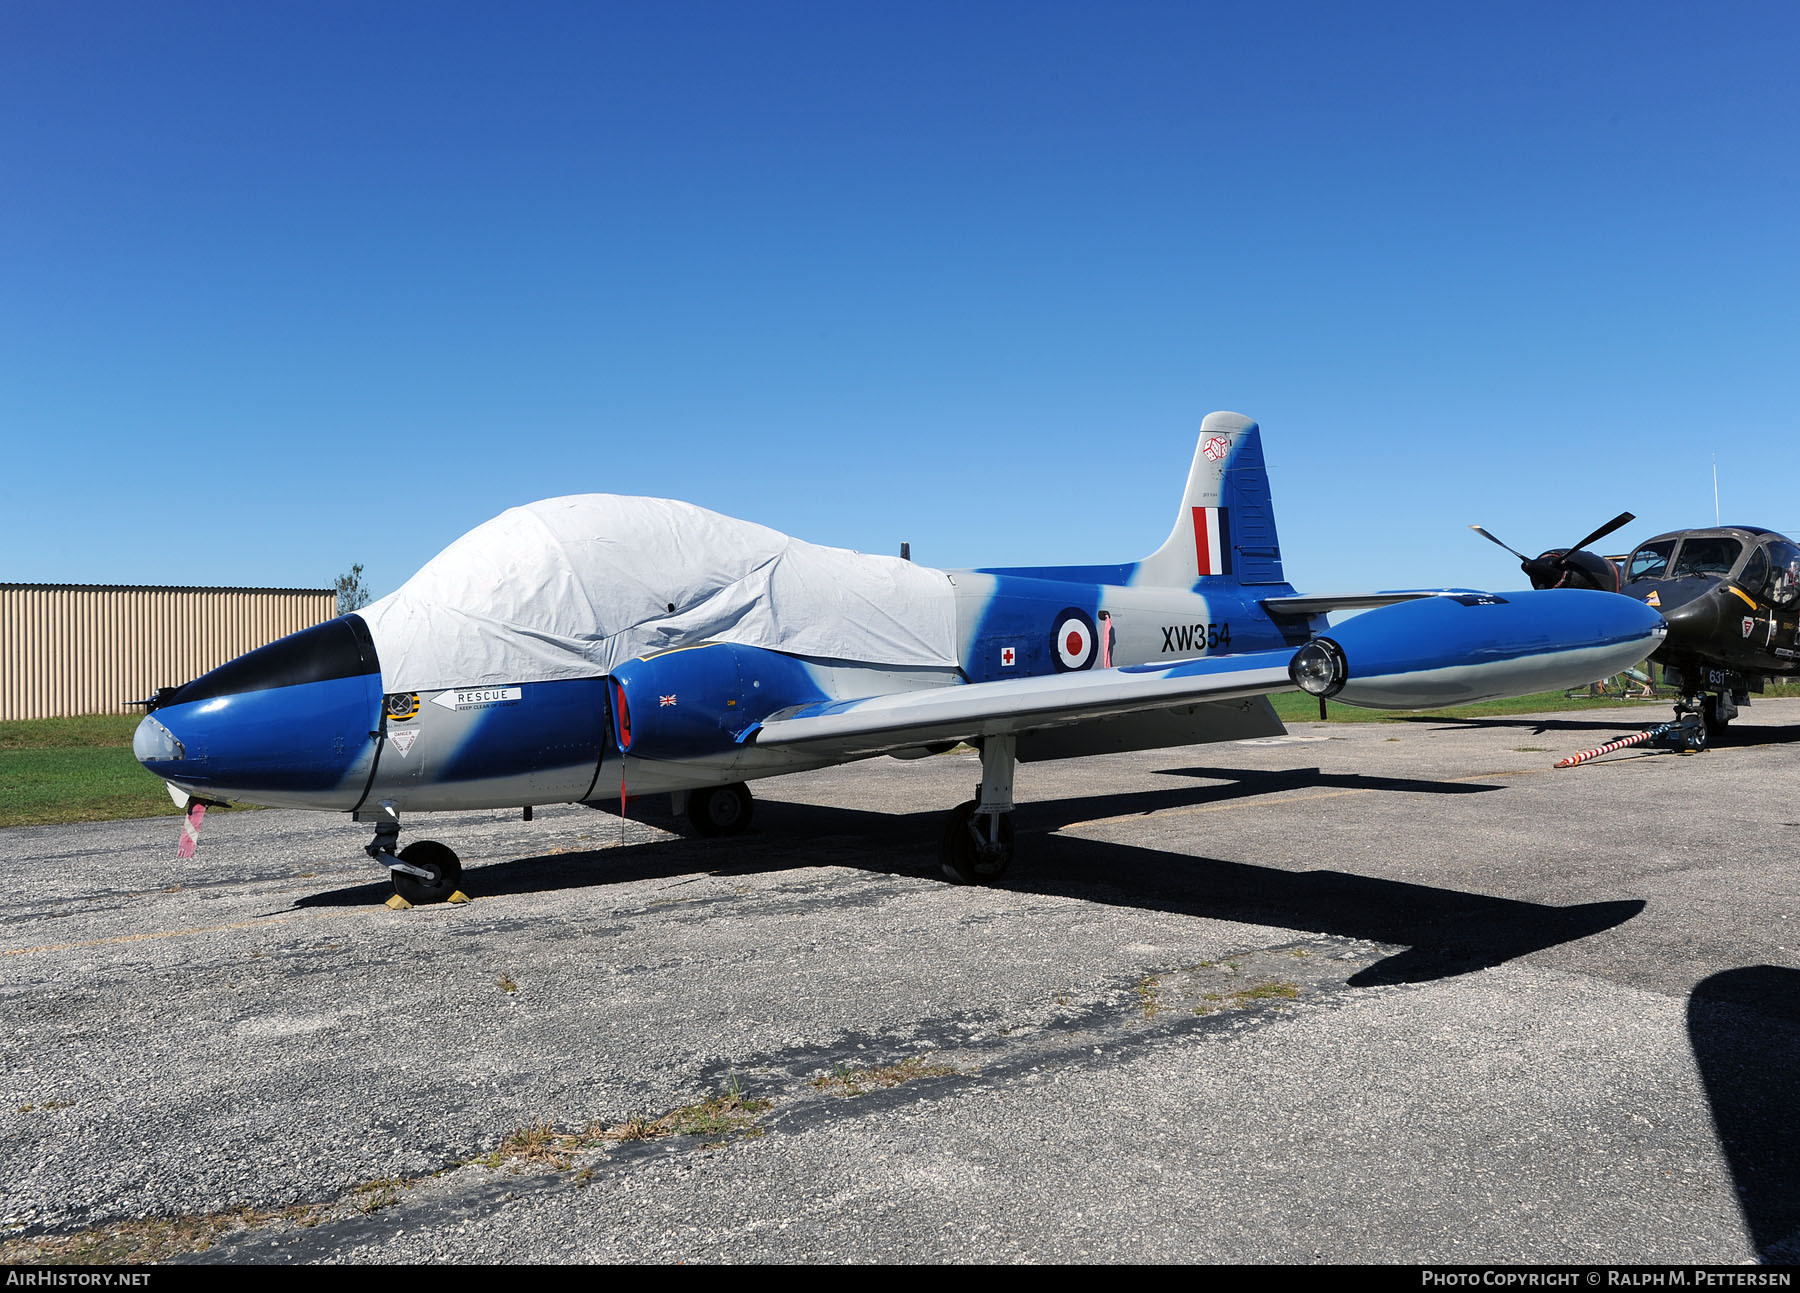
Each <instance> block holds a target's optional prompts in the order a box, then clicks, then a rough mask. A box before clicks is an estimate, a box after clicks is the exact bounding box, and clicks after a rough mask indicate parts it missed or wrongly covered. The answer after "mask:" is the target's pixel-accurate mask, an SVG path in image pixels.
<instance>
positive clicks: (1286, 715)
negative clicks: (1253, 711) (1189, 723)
mask: <svg viewBox="0 0 1800 1293" xmlns="http://www.w3.org/2000/svg"><path fill="white" fill-rule="evenodd" d="M1269 699H1270V700H1272V701H1273V702H1274V703H1275V712H1276V713H1277V714H1278V715H1280V717H1281V721H1282V722H1284V723H1308V722H1311V723H1316V722H1318V721H1319V702H1318V701H1317V700H1316V699H1314V698H1313V697H1311V696H1308V695H1306V694H1304V693H1303V692H1297V691H1287V692H1282V693H1281V694H1280V695H1277V696H1271V697H1270V698H1269ZM1673 701H1674V698H1673V697H1672V696H1671V697H1670V698H1669V700H1668V702H1666V703H1665V702H1664V701H1662V700H1632V701H1624V700H1620V699H1619V698H1618V697H1617V696H1595V697H1591V698H1590V697H1587V696H1580V697H1577V698H1575V699H1572V700H1570V699H1565V698H1564V697H1563V694H1562V693H1561V692H1560V691H1540V692H1536V693H1534V694H1532V695H1530V696H1515V697H1513V698H1512V699H1511V700H1484V701H1481V702H1480V703H1479V704H1474V705H1455V706H1452V707H1450V708H1449V709H1426V710H1417V709H1362V708H1360V707H1358V706H1356V705H1340V704H1338V703H1337V702H1336V701H1329V700H1328V701H1326V702H1325V721H1326V722H1328V723H1398V722H1404V721H1405V720H1407V719H1409V718H1420V717H1424V718H1488V717H1492V716H1494V715H1497V714H1541V713H1561V712H1567V711H1579V710H1584V709H1617V708H1618V707H1619V706H1621V705H1632V706H1642V707H1643V709H1644V711H1645V712H1646V713H1651V712H1660V710H1662V709H1664V708H1667V705H1668V704H1672V703H1673Z"/></svg>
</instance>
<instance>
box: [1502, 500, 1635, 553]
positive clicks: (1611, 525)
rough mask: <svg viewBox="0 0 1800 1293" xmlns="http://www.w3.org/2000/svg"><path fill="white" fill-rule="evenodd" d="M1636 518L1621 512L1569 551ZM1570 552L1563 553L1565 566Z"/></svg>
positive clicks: (1628, 523)
mask: <svg viewBox="0 0 1800 1293" xmlns="http://www.w3.org/2000/svg"><path fill="white" fill-rule="evenodd" d="M1635 520H1637V517H1636V516H1634V515H1633V514H1632V513H1630V512H1620V513H1619V514H1618V515H1617V516H1615V517H1613V519H1612V520H1610V521H1608V522H1607V523H1606V524H1605V525H1603V526H1601V527H1600V528H1599V529H1598V530H1595V531H1594V532H1593V533H1592V534H1590V535H1588V537H1587V538H1585V539H1583V540H1582V541H1581V542H1580V543H1576V544H1572V545H1571V546H1570V548H1569V552H1574V551H1576V550H1577V549H1579V548H1585V547H1587V545H1588V544H1590V543H1595V542H1598V541H1599V540H1601V539H1604V538H1605V537H1606V536H1607V535H1609V534H1611V533H1612V532H1613V531H1614V530H1616V529H1618V528H1619V527H1620V526H1623V525H1630V524H1631V523H1632V522H1633V521H1635ZM1508 551H1510V549H1508ZM1569 552H1565V553H1563V557H1562V564H1564V565H1565V566H1566V565H1568V564H1569Z"/></svg>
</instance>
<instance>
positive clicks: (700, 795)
mask: <svg viewBox="0 0 1800 1293" xmlns="http://www.w3.org/2000/svg"><path fill="white" fill-rule="evenodd" d="M755 809H756V801H755V800H754V799H752V798H751V797H750V787H749V786H746V785H745V784H744V783H743V782H741V781H734V782H732V783H731V784H730V785H729V786H708V787H707V788H706V789H704V790H690V791H688V795H687V807H686V809H685V810H684V811H685V812H686V813H687V819H688V825H689V826H690V827H692V828H693V831H694V834H696V835H704V836H706V837H708V838H711V837H712V836H715V835H742V834H743V833H744V832H745V831H747V830H749V829H750V817H751V814H752V813H753V812H754V811H755Z"/></svg>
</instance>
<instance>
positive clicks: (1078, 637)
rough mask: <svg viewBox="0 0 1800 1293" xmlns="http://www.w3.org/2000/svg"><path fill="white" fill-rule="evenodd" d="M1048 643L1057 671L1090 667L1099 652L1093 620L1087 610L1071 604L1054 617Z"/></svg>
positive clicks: (1065, 671) (1072, 670)
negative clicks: (1052, 632)
mask: <svg viewBox="0 0 1800 1293" xmlns="http://www.w3.org/2000/svg"><path fill="white" fill-rule="evenodd" d="M1050 645H1051V647H1052V649H1053V656H1054V658H1055V660H1056V669H1057V672H1058V673H1072V672H1074V671H1075V670H1077V669H1091V668H1093V665H1094V657H1095V656H1097V655H1098V654H1099V653H1100V642H1099V639H1098V637H1096V636H1095V633H1094V621H1093V620H1091V619H1090V618H1088V615H1087V612H1086V611H1082V610H1078V609H1077V608H1075V607H1073V606H1071V607H1069V608H1068V609H1067V610H1065V611H1063V613H1062V614H1060V615H1058V616H1057V617H1056V629H1055V632H1054V634H1053V636H1052V637H1051V641H1050Z"/></svg>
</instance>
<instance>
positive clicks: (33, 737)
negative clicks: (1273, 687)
mask: <svg viewBox="0 0 1800 1293" xmlns="http://www.w3.org/2000/svg"><path fill="white" fill-rule="evenodd" d="M1766 694H1767V695H1768V696H1771V697H1776V696H1800V682H1789V683H1773V682H1772V683H1771V684H1770V685H1769V689H1768V692H1767V693H1766ZM1754 699H1755V698H1754V697H1752V700H1754ZM1270 700H1272V701H1273V702H1274V704H1275V712H1276V713H1277V714H1279V715H1280V716H1281V719H1282V721H1283V722H1286V723H1308V722H1314V723H1316V722H1317V721H1318V719H1319V702H1318V701H1316V700H1314V699H1313V698H1312V697H1311V696H1307V695H1304V694H1303V693H1300V692H1283V693H1281V694H1280V695H1276V696H1271V697H1270ZM1626 703H1629V704H1631V705H1632V706H1634V707H1641V708H1642V709H1643V710H1644V712H1645V713H1647V714H1649V713H1661V712H1662V710H1663V709H1664V708H1665V704H1664V702H1662V701H1649V700H1641V701H1631V702H1625V701H1621V700H1618V699H1616V698H1613V697H1598V698H1591V699H1590V698H1588V697H1585V696H1584V697H1579V698H1577V699H1574V700H1566V699H1564V697H1563V694H1562V693H1561V692H1560V691H1544V692H1538V693H1537V694H1535V695H1531V696H1520V697H1517V698H1516V699H1513V700H1491V701H1484V702H1482V703H1481V704H1479V705H1458V706H1456V707H1455V708H1452V709H1433V710H1426V711H1423V716H1424V717H1427V718H1485V717H1490V716H1493V715H1498V714H1537V713H1544V712H1566V711H1579V710H1584V709H1606V708H1610V707H1616V706H1618V705H1622V704H1626ZM1325 716H1326V721H1327V722H1334V723H1394V722H1401V721H1404V720H1405V719H1408V718H1418V717H1420V716H1421V714H1420V712H1418V711H1411V710H1391V709H1358V708H1357V707H1356V706H1355V705H1339V704H1335V703H1333V702H1330V701H1327V702H1326V704H1325ZM138 720H139V716H138V715H136V714H88V715H84V716H83V717H80V718H35V719H22V720H13V721H10V722H0V826H54V825H58V824H60V823H63V822H106V821H115V820H117V819H119V818H123V817H175V816H178V815H179V810H178V809H177V808H176V807H175V804H174V802H173V801H172V800H170V798H169V792H168V791H167V790H166V789H165V788H164V786H163V784H162V782H160V781H158V780H157V779H156V778H155V777H153V776H151V775H150V774H149V773H148V772H145V771H144V770H143V769H142V768H140V767H139V766H138V762H137V760H136V759H134V758H132V757H131V734H132V732H133V731H135V730H136V728H137V725H138Z"/></svg>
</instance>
